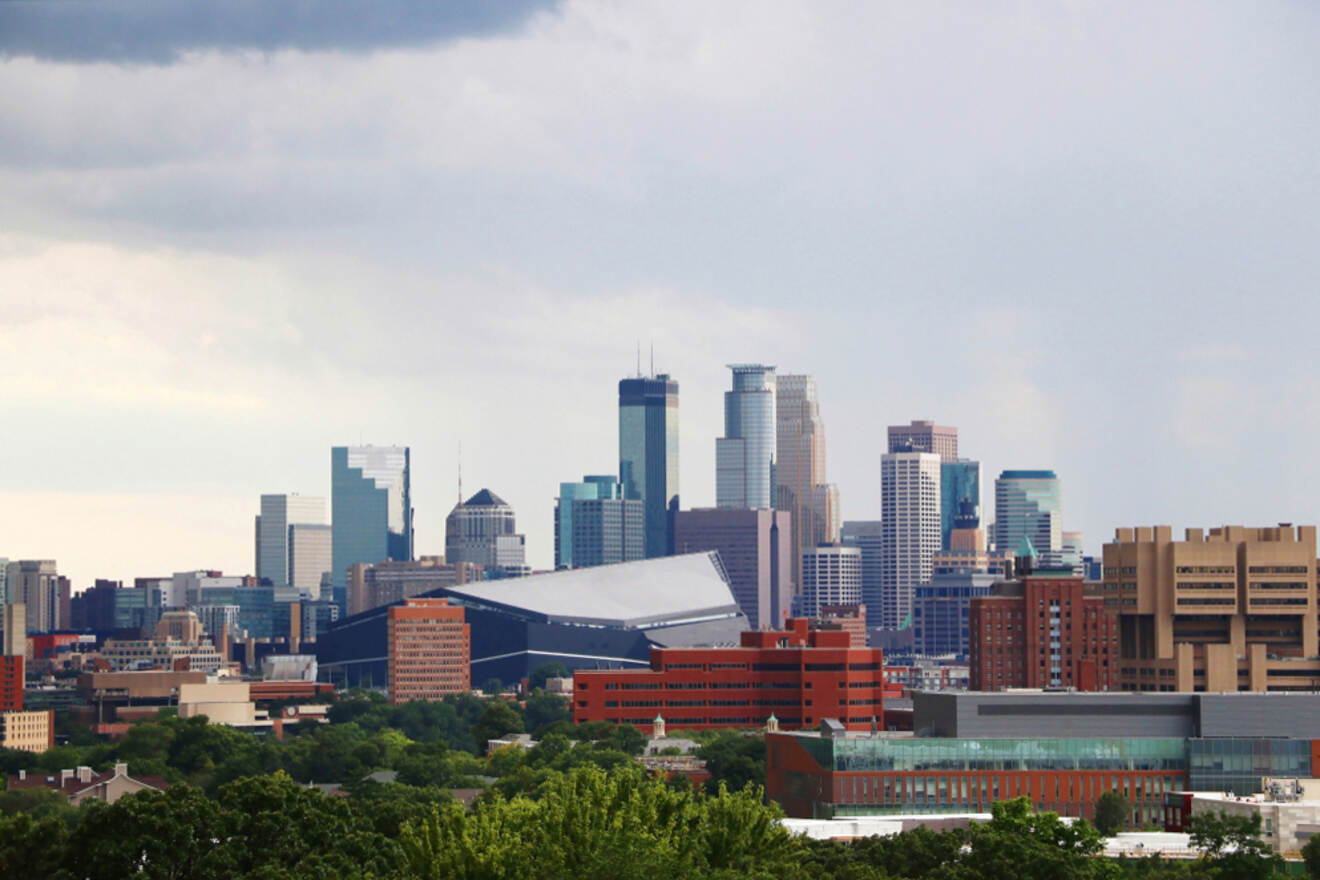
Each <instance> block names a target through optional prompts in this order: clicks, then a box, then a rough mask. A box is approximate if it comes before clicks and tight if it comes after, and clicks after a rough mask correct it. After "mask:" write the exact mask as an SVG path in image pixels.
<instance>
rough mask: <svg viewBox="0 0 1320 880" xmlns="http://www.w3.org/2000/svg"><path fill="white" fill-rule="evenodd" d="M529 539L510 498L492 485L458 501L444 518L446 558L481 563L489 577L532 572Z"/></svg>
mask: <svg viewBox="0 0 1320 880" xmlns="http://www.w3.org/2000/svg"><path fill="white" fill-rule="evenodd" d="M526 543H527V539H526V538H525V537H523V536H522V535H521V534H519V533H518V526H517V522H516V517H515V516H514V512H513V508H512V507H510V506H509V502H507V501H505V500H504V499H503V498H501V497H500V496H498V495H496V494H495V493H494V492H492V491H490V490H489V489H482V490H481V491H480V492H478V493H477V494H475V495H473V496H472V497H471V498H469V499H468V500H467V501H464V502H461V503H459V504H456V505H455V506H454V509H453V510H451V511H450V512H449V516H448V517H447V518H446V519H445V561H446V562H448V563H449V564H450V565H453V564H456V563H459V562H466V563H469V564H473V565H480V566H481V567H482V570H483V571H484V572H485V576H486V577H487V578H488V579H498V578H505V577H522V576H524V575H528V574H531V568H530V567H529V566H528V565H527V559H526V556H527V546H526Z"/></svg>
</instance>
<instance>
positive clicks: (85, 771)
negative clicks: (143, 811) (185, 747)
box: [8, 764, 169, 807]
mask: <svg viewBox="0 0 1320 880" xmlns="http://www.w3.org/2000/svg"><path fill="white" fill-rule="evenodd" d="M38 788H44V789H46V790H48V791H58V792H60V793H61V794H63V795H64V796H66V797H67V798H68V799H69V804H70V806H75V807H76V806H79V805H81V804H84V803H87V802H88V801H101V802H102V803H106V804H113V803H114V802H115V801H117V800H119V799H120V798H121V797H123V796H124V795H126V794H136V793H137V792H139V791H164V790H165V789H167V788H169V783H168V782H166V781H165V780H164V779H163V778H162V777H160V776H129V775H128V765H127V764H115V765H114V767H113V768H112V769H110V770H107V771H106V772H104V773H97V772H96V771H94V770H93V769H92V768H91V767H77V768H75V769H73V770H61V771H60V773H59V775H58V776H55V775H47V774H45V773H42V772H40V771H31V772H29V771H27V770H20V771H18V772H17V773H15V774H13V775H11V776H10V777H9V782H8V789H9V791H23V790H28V791H30V790H32V789H38Z"/></svg>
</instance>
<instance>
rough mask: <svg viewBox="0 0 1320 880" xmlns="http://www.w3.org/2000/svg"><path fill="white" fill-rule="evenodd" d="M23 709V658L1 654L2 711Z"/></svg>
mask: <svg viewBox="0 0 1320 880" xmlns="http://www.w3.org/2000/svg"><path fill="white" fill-rule="evenodd" d="M21 711H23V658H22V657H21V656H13V657H5V656H0V712H21Z"/></svg>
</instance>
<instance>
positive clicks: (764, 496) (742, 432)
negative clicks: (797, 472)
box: [715, 364, 777, 510]
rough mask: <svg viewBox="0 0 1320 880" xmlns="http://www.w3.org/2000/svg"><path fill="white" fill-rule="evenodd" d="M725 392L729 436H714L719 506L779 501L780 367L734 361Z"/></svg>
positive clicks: (765, 505) (756, 506) (756, 507)
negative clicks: (730, 387) (777, 385)
mask: <svg viewBox="0 0 1320 880" xmlns="http://www.w3.org/2000/svg"><path fill="white" fill-rule="evenodd" d="M729 369H730V370H732V371H733V390H732V391H726V392H724V436H723V437H720V438H718V439H717V440H716V441H715V506H716V507H736V508H743V509H746V510H761V509H767V508H773V507H774V506H775V478H776V472H775V455H776V454H777V449H776V441H775V428H776V424H775V368H774V367H768V366H764V365H762V364H730V365H729Z"/></svg>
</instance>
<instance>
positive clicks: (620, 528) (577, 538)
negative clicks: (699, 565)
mask: <svg viewBox="0 0 1320 880" xmlns="http://www.w3.org/2000/svg"><path fill="white" fill-rule="evenodd" d="M669 532H670V528H669V527H668V526H667V527H666V531H665V540H666V541H670V540H671V539H670V537H669ZM645 558H647V556H646V516H645V504H644V502H642V501H641V500H640V499H629V498H625V497H623V485H622V484H621V483H620V482H619V481H618V480H616V479H614V477H611V476H585V477H583V478H582V482H580V483H560V484H559V497H558V498H557V499H555V568H582V567H584V566H588V565H608V564H610V563H614V562H633V561H635V560H638V559H645Z"/></svg>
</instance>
